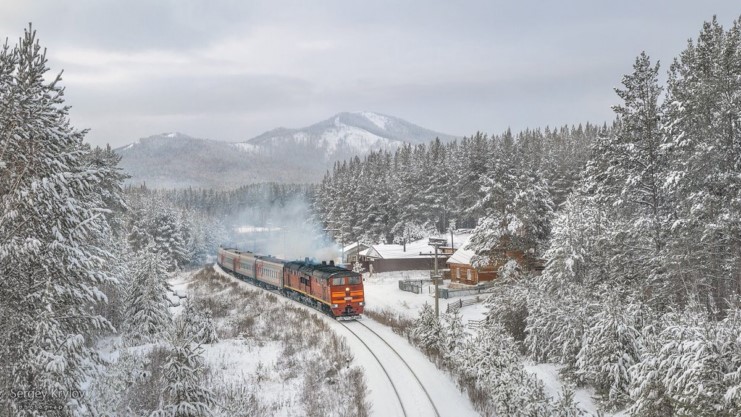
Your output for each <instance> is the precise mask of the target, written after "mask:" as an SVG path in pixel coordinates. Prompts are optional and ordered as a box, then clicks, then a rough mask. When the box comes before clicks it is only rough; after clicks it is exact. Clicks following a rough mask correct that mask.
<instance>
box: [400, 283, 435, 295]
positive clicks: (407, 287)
mask: <svg viewBox="0 0 741 417" xmlns="http://www.w3.org/2000/svg"><path fill="white" fill-rule="evenodd" d="M425 284H432V280H431V279H415V280H413V281H412V280H400V281H399V289H400V290H402V291H407V292H413V293H415V294H422V287H424V285H425Z"/></svg>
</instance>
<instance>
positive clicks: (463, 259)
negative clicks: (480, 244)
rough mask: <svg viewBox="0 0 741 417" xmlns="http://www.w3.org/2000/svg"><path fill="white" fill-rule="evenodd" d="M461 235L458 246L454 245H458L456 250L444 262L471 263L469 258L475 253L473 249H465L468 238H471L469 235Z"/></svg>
mask: <svg viewBox="0 0 741 417" xmlns="http://www.w3.org/2000/svg"><path fill="white" fill-rule="evenodd" d="M461 237H462V238H463V239H462V240H461V244H460V246H458V245H456V246H458V250H456V251H455V253H453V254H452V255H451V256H450V258H448V260H447V261H446V262H445V263H449V264H463V265H471V258H473V257H474V256H475V255H476V252H474V251H473V250H471V249H466V245H468V239H470V238H471V235H465V236H461Z"/></svg>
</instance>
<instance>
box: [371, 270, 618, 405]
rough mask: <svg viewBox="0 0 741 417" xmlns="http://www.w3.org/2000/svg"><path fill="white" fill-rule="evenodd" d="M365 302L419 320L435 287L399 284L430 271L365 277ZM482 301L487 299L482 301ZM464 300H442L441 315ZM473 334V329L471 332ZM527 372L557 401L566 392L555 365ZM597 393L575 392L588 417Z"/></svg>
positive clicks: (465, 312)
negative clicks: (417, 288) (412, 289)
mask: <svg viewBox="0 0 741 417" xmlns="http://www.w3.org/2000/svg"><path fill="white" fill-rule="evenodd" d="M364 276H365V277H366V278H365V299H366V304H367V307H366V308H367V309H371V310H376V311H382V310H391V311H393V312H395V313H397V314H404V315H405V316H407V317H409V318H416V317H417V316H418V315H419V311H420V310H421V308H422V306H423V305H424V304H425V303H428V304H430V305H434V303H435V298H434V296H433V294H434V291H433V290H431V288H432V286H431V285H430V286H425V287H423V291H422V293H421V294H414V293H411V292H406V291H401V290H400V289H399V280H402V279H411V280H419V279H429V276H430V272H429V271H401V272H384V273H375V274H373V276H369V274H368V273H365V274H364ZM471 298H476V297H475V296H466V297H463V299H471ZM481 298H482V299H483V298H485V296H482V297H481ZM459 300H461V298H451V299H447V300H444V299H440V300H439V303H440V312H441V313H442V312H445V309H446V308H447V305H448V304H454V303H457V302H459ZM460 313H461V317H462V318H463V323H464V324H466V323H469V321H477V320H481V319H483V318H484V315H485V313H486V308H485V307H484V305H483V303H477V304H474V305H471V306H466V307H463V308H461V309H460ZM469 330H470V331H471V332H474V331H475V330H474V329H469ZM524 366H525V369H526V370H527V371H528V372H530V373H532V374H534V375H535V376H537V377H538V378H539V379H540V380H541V381H543V384H544V386H545V390H546V393H548V394H549V395H550V396H551V397H552V398H554V399H557V398H559V395H560V394H561V392H562V390H563V382H562V381H561V378H560V377H559V374H558V366H557V365H554V364H532V363H528V362H527V361H525V362H524ZM593 395H594V392H593V391H592V390H591V389H588V388H578V389H576V390H575V391H574V399H575V401H576V402H577V403H578V404H579V405H580V407H581V408H583V409H584V410H585V411H587V412H588V413H589V414H592V415H597V404H596V403H595V401H594V399H593V398H592V397H593ZM604 415H605V416H615V417H620V416H623V415H625V414H624V413H623V412H618V413H615V414H610V413H604Z"/></svg>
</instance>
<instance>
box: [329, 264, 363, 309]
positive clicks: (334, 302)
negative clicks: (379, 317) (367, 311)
mask: <svg viewBox="0 0 741 417" xmlns="http://www.w3.org/2000/svg"><path fill="white" fill-rule="evenodd" d="M328 284H329V293H330V294H331V306H330V307H331V309H332V314H333V315H334V316H335V317H352V316H359V315H361V314H363V307H364V306H365V294H364V292H363V277H362V275H360V274H358V273H356V272H352V271H347V272H344V273H337V274H332V275H331V276H330V277H329V278H328Z"/></svg>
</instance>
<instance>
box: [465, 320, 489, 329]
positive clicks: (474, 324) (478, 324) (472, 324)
mask: <svg viewBox="0 0 741 417" xmlns="http://www.w3.org/2000/svg"><path fill="white" fill-rule="evenodd" d="M485 322H486V319H481V320H468V328H469V329H480V328H482V327H484V323H485Z"/></svg>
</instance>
